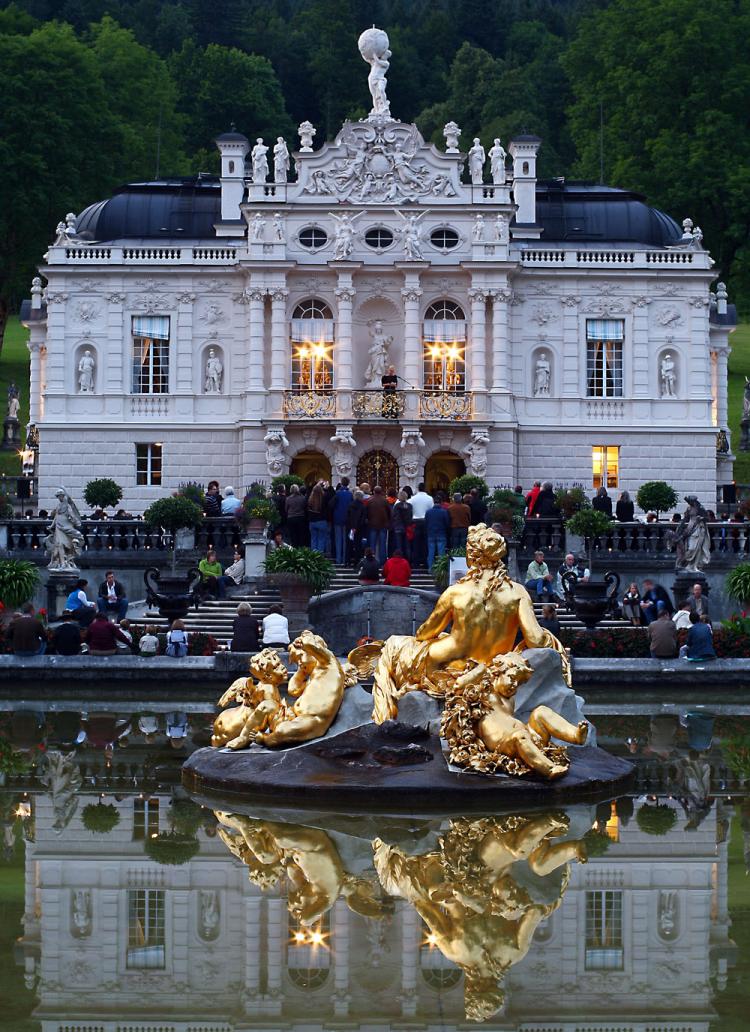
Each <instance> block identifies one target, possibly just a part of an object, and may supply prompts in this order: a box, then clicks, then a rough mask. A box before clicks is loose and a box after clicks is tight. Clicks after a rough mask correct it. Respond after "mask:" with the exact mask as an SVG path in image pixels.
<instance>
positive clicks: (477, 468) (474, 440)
mask: <svg viewBox="0 0 750 1032" xmlns="http://www.w3.org/2000/svg"><path fill="white" fill-rule="evenodd" d="M489 443H490V431H489V428H488V427H475V428H474V429H473V430H472V431H471V438H470V440H469V443H468V444H467V445H466V447H465V448H462V449H461V451H462V453H463V454H464V455H465V456H466V472H467V473H471V474H472V475H473V476H475V477H485V476H486V475H487V448H488V447H489Z"/></svg>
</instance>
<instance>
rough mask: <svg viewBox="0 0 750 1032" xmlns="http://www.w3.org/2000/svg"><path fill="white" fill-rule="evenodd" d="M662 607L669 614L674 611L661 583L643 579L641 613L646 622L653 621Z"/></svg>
mask: <svg viewBox="0 0 750 1032" xmlns="http://www.w3.org/2000/svg"><path fill="white" fill-rule="evenodd" d="M662 609H666V611H667V612H668V613H669V615H670V616H671V615H672V613H673V612H674V606H673V605H672V601H671V599H670V597H669V595H668V594H667V592H666V591H665V589H664V588H663V587H662V586H661V584H654V582H653V581H652V580H649V579H646V580H644V582H643V594H642V595H641V613H642V614H643V619H644V620H645V621H646V624H651V623H653V622H654V620H655V619H656V618H657V616H658V615H659V613H660V612H661V611H662Z"/></svg>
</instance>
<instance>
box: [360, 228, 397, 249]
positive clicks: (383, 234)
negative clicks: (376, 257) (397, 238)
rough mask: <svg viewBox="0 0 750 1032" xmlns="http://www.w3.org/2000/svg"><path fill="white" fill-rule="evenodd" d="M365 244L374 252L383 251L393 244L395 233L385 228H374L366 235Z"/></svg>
mask: <svg viewBox="0 0 750 1032" xmlns="http://www.w3.org/2000/svg"><path fill="white" fill-rule="evenodd" d="M365 243H366V244H367V246H368V247H372V248H373V250H376V251H382V250H384V249H385V248H386V247H390V246H391V244H392V243H393V233H391V231H390V229H386V227H385V226H373V227H372V229H368V230H367V232H366V233H365Z"/></svg>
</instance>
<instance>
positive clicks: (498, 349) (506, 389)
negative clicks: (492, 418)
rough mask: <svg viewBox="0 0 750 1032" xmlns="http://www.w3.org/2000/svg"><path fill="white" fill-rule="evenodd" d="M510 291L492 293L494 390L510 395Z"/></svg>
mask: <svg viewBox="0 0 750 1032" xmlns="http://www.w3.org/2000/svg"><path fill="white" fill-rule="evenodd" d="M510 297H511V294H510V291H509V290H503V289H500V290H493V291H492V390H493V391H497V392H502V393H504V394H505V393H510V348H509V346H508V303H509V302H510Z"/></svg>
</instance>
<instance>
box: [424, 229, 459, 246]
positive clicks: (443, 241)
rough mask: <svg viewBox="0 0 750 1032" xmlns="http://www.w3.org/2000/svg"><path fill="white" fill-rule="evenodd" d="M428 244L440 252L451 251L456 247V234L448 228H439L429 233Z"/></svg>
mask: <svg viewBox="0 0 750 1032" xmlns="http://www.w3.org/2000/svg"><path fill="white" fill-rule="evenodd" d="M430 243H431V244H432V246H433V247H437V248H438V249H439V250H441V251H452V250H453V248H454V247H458V233H457V232H456V231H455V229H451V228H450V226H439V227H438V228H437V229H433V231H432V232H431V233H430Z"/></svg>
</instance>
